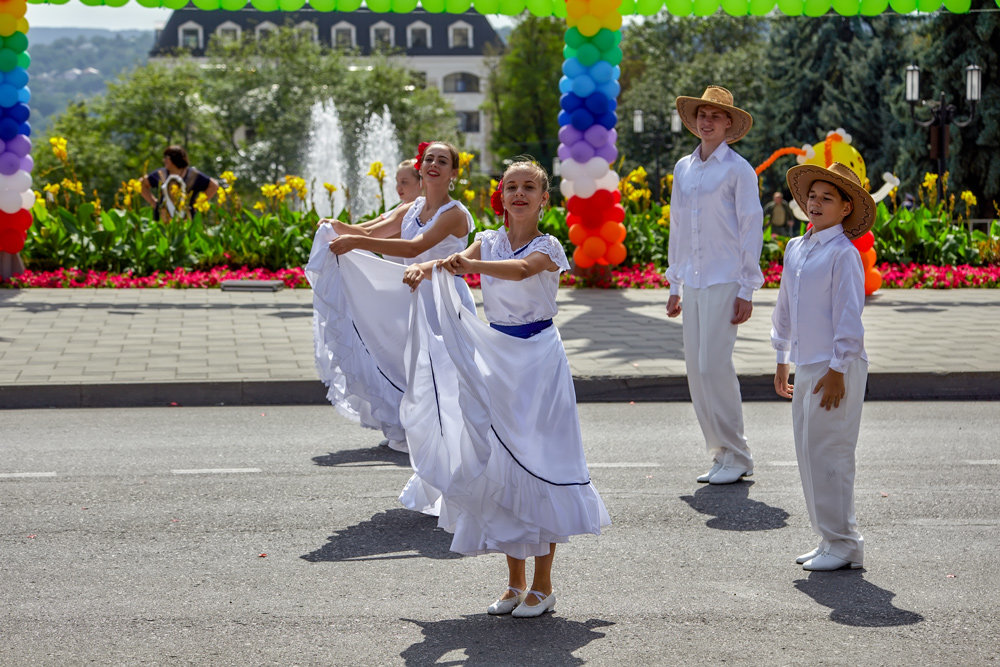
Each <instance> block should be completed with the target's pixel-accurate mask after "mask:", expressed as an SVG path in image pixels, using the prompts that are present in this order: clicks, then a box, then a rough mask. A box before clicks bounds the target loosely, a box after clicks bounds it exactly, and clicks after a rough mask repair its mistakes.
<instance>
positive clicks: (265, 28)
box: [254, 21, 278, 39]
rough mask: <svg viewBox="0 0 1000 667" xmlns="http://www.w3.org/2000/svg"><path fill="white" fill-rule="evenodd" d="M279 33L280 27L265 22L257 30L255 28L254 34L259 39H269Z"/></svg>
mask: <svg viewBox="0 0 1000 667" xmlns="http://www.w3.org/2000/svg"><path fill="white" fill-rule="evenodd" d="M277 31H278V26H276V25H274V24H273V23H271V22H270V21H264V22H263V23H261V24H260V25H258V26H257V27H256V28H254V34H255V35H256V36H257V39H267V38H268V37H272V36H274V33H275V32H277Z"/></svg>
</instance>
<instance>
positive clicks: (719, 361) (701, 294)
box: [683, 283, 753, 470]
mask: <svg viewBox="0 0 1000 667" xmlns="http://www.w3.org/2000/svg"><path fill="white" fill-rule="evenodd" d="M739 289H740V286H739V284H738V283H724V284H721V285H712V286H710V287H703V288H700V289H699V288H692V287H685V288H684V297H683V318H684V319H683V330H684V361H685V363H686V365H687V381H688V390H689V391H690V392H691V403H692V404H693V405H694V412H695V415H697V417H698V424H699V425H700V426H701V432H702V433H703V434H704V436H705V444H706V447H707V449H708V453H709V454H710V455H711V456H712V458H713V459H714V460H715V461H717V462H719V463H722V464H724V465H743V466H746V467H747V468H749V469H750V470H753V457H752V456H751V455H750V447H749V446H748V445H747V439H746V437H745V436H744V435H743V397H742V396H741V395H740V382H739V379H738V378H737V377H736V367H735V366H734V365H733V348H734V347H735V346H736V330H737V325H735V324H733V323H732V319H733V303H734V302H735V301H736V295H737V294H738V293H739Z"/></svg>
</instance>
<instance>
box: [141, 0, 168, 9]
mask: <svg viewBox="0 0 1000 667" xmlns="http://www.w3.org/2000/svg"><path fill="white" fill-rule="evenodd" d="M135 1H136V2H138V3H139V4H140V5H142V6H143V7H146V8H148V9H156V8H158V7H161V6H162V5H161V4H160V0H135Z"/></svg>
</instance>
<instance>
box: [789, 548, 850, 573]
mask: <svg viewBox="0 0 1000 667" xmlns="http://www.w3.org/2000/svg"><path fill="white" fill-rule="evenodd" d="M845 567H849V568H850V569H852V570H860V569H861V563H854V562H852V561H849V560H847V559H846V558H841V557H840V556H834V555H833V554H832V553H830V552H829V551H824V552H822V553H821V554H820V555H818V556H816V557H815V558H811V559H809V560H807V561H806V562H805V563H803V564H802V569H803V570H810V571H812V572H830V571H832V570H841V569H843V568H845Z"/></svg>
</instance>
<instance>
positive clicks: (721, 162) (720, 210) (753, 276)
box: [666, 142, 764, 301]
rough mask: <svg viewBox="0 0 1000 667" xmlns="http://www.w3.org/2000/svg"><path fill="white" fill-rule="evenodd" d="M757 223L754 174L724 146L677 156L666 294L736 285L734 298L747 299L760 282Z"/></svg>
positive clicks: (758, 211)
mask: <svg viewBox="0 0 1000 667" xmlns="http://www.w3.org/2000/svg"><path fill="white" fill-rule="evenodd" d="M763 221H764V210H763V209H762V208H761V205H760V193H759V191H758V186H757V174H756V173H754V170H753V167H751V166H750V163H749V162H747V161H746V160H744V159H743V158H742V157H741V156H740V155H739V154H738V153H736V152H735V151H734V150H733V149H731V148H730V147H729V145H728V144H726V143H725V142H723V143H721V144H719V147H718V148H716V149H715V151H713V152H712V154H711V155H709V156H708V159H707V160H702V159H701V146H700V145H699V146H698V148H696V149H695V151H694V152H693V153H691V154H690V155H687V156H685V157H683V158H681V159H680V160H679V161H678V162H677V165H676V166H675V167H674V185H673V191H672V192H671V198H670V241H669V245H668V248H667V263H668V266H667V271H666V276H667V280H669V281H670V294H672V295H673V294H680V290H681V285H688V286H690V287H696V288H701V287H711V286H712V285H718V284H721V283H739V285H740V290H739V293H738V294H737V296H738V297H739V298H741V299H745V300H747V301H749V300H750V299H751V297H752V296H753V292H754V290H756V289H760V287H761V286H762V285H763V284H764V275H763V274H762V273H761V270H760V250H761V246H762V245H763V244H764V231H763Z"/></svg>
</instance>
